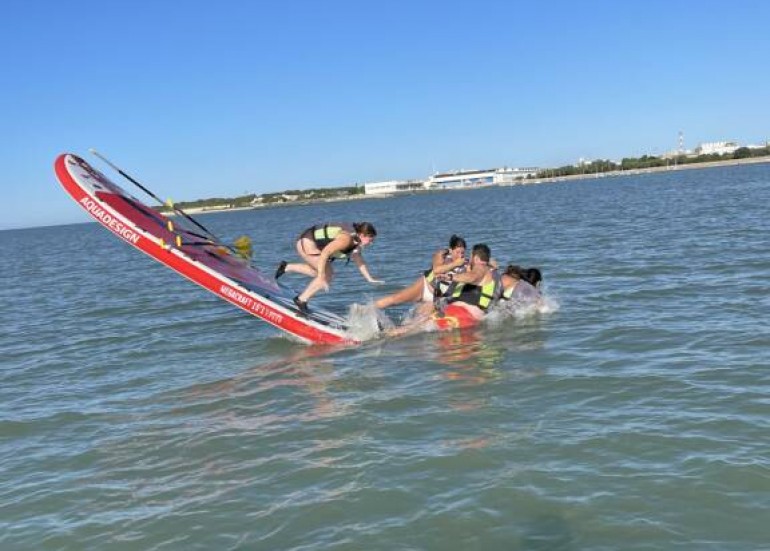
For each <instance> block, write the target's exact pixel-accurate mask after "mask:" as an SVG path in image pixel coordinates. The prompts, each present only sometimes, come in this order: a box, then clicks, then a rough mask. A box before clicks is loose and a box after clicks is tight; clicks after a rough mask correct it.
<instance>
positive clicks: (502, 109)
mask: <svg viewBox="0 0 770 551" xmlns="http://www.w3.org/2000/svg"><path fill="white" fill-rule="evenodd" d="M769 24H770V3H767V2H764V1H762V0H755V1H744V0H737V1H735V2H729V3H725V2H715V1H714V2H709V1H705V2H704V1H702V0H701V1H695V0H692V1H685V0H680V1H677V0H668V1H657V0H646V1H644V2H642V1H628V2H618V1H617V0H615V1H612V2H610V1H602V0H596V1H584V2H575V1H551V2H547V3H538V2H514V1H500V2H492V1H483V0H480V1H474V2H468V1H464V2H452V1H440V2H439V1H436V2H430V1H423V2H420V1H417V0H412V1H404V2H402V1H395V0H389V1H388V2H367V1H361V0H357V1H350V2H345V1H335V0H326V1H323V2H319V1H292V0H287V1H274V2H258V1H246V0H243V1H240V0H238V1H236V0H221V1H220V2H210V1H208V2H202V1H196V0H186V1H182V0H178V1H172V0H151V1H145V0H133V1H128V0H115V1H109V2H106V1H103V0H102V1H98V2H97V1H77V0H74V1H73V2H61V1H59V0H57V1H38V2H29V1H27V0H5V1H4V2H3V16H2V18H1V19H0V66H1V67H2V71H0V130H2V140H0V144H2V147H0V166H2V167H3V168H4V170H3V174H2V176H0V185H1V186H2V193H3V199H2V201H0V229H7V228H15V227H26V226H36V225H50V224H60V223H68V222H79V221H85V220H87V216H86V215H85V213H83V212H81V211H80V208H79V207H78V206H77V205H76V204H75V203H74V202H73V201H71V200H70V199H69V198H68V196H66V194H65V193H64V192H63V190H62V189H60V188H59V186H58V184H57V182H56V180H55V177H54V175H53V169H52V163H53V161H54V159H55V157H56V156H57V155H58V154H59V153H62V152H73V153H78V154H80V155H82V156H85V157H86V158H89V157H90V156H89V155H88V153H87V152H88V148H90V147H94V148H96V149H98V150H99V151H101V152H102V153H104V154H105V155H107V157H109V158H111V159H112V160H113V161H115V162H116V163H117V164H118V165H120V166H122V167H123V168H124V169H125V170H126V171H127V172H128V173H129V174H132V175H133V176H134V177H136V178H137V179H138V180H139V181H141V182H143V183H144V184H145V185H146V186H147V187H149V188H150V189H153V190H154V191H155V192H156V193H157V194H158V195H160V196H162V197H172V198H174V199H175V200H178V201H179V200H192V199H198V198H205V197H213V196H234V195H239V194H243V193H249V192H256V193H260V192H269V191H280V190H284V189H292V188H294V189H296V188H307V187H325V186H339V185H350V184H353V183H356V182H358V183H362V182H367V181H377V180H385V179H401V178H422V177H426V176H428V175H429V174H430V173H431V172H432V171H433V170H434V169H435V170H452V169H460V168H490V167H498V166H532V165H535V166H554V165H563V164H570V163H574V162H576V161H577V160H578V158H580V157H584V158H597V157H601V158H611V159H619V158H621V157H623V156H639V155H642V154H645V153H650V154H656V153H657V154H660V153H663V152H664V151H667V150H669V149H673V148H675V147H676V142H677V134H678V132H679V131H680V130H681V131H683V132H684V138H685V145H686V146H687V147H694V146H695V145H697V143H698V142H702V141H717V140H723V139H733V140H737V141H739V142H741V143H760V142H764V141H765V140H768V139H770V110H769V109H767V98H768V97H770V73H768V71H767V63H768V59H770V40H768V39H767V33H768V25H769ZM89 160H92V161H93V162H94V163H95V164H97V166H98V161H97V160H96V159H94V158H93V157H90V159H89ZM105 171H108V170H107V169H106V170H105Z"/></svg>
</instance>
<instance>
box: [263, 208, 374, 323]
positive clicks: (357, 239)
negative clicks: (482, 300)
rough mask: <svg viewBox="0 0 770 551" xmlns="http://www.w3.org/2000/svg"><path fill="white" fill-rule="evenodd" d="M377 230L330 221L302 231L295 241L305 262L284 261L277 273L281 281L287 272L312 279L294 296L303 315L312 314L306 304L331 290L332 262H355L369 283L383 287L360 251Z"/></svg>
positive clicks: (353, 223) (371, 227)
mask: <svg viewBox="0 0 770 551" xmlns="http://www.w3.org/2000/svg"><path fill="white" fill-rule="evenodd" d="M376 237H377V230H376V229H375V228H374V226H373V225H372V224H371V223H369V222H352V223H351V222H328V223H325V224H317V225H315V226H311V227H310V228H308V229H306V230H305V231H303V232H302V233H301V234H300V236H299V238H298V239H297V242H296V249H297V254H299V256H300V258H302V260H303V261H304V262H302V263H287V262H286V261H281V263H280V264H279V265H278V268H277V269H276V272H275V278H276V279H278V278H279V277H281V276H282V275H283V274H284V273H287V272H288V273H297V274H303V275H306V276H308V277H311V278H313V279H312V280H311V281H310V283H309V284H308V286H307V287H305V290H304V291H302V292H301V293H300V294H299V295H297V296H296V297H294V304H296V305H297V308H299V310H300V311H301V312H304V313H307V312H309V309H308V306H307V303H308V301H309V300H310V299H311V298H312V297H313V296H314V295H315V294H316V293H317V292H318V291H328V290H329V287H330V286H331V282H332V279H333V278H334V268H333V266H332V262H334V260H337V259H347V260H352V261H353V262H354V263H355V265H356V266H358V269H359V271H360V272H361V275H363V276H364V279H366V281H368V282H369V283H374V284H380V283H383V281H382V280H380V279H376V278H374V277H373V276H372V275H371V273H369V268H368V267H367V265H366V262H364V258H363V256H362V255H361V250H362V249H363V248H364V247H366V246H368V245H370V244H371V243H372V242H374V239H375V238H376Z"/></svg>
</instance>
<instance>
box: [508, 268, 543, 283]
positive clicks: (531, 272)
mask: <svg viewBox="0 0 770 551" xmlns="http://www.w3.org/2000/svg"><path fill="white" fill-rule="evenodd" d="M505 275H507V276H509V277H512V278H514V279H523V280H524V281H526V282H527V283H529V284H530V285H532V286H533V287H538V286H539V285H540V282H541V281H543V274H542V273H541V272H540V270H539V269H538V268H522V267H521V266H517V265H516V264H508V266H506V268H505Z"/></svg>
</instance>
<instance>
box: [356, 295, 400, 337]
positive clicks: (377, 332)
mask: <svg viewBox="0 0 770 551" xmlns="http://www.w3.org/2000/svg"><path fill="white" fill-rule="evenodd" d="M345 319H346V321H347V325H348V335H349V336H350V337H351V338H353V339H356V340H358V341H361V342H365V341H370V340H372V339H376V338H379V337H381V336H382V334H383V332H384V331H387V330H388V329H391V328H392V327H393V322H392V321H391V320H390V318H388V316H387V315H385V313H384V312H382V311H381V310H379V309H378V308H377V307H376V306H375V305H374V302H368V303H366V304H351V305H350V308H349V309H348V315H347V317H346V318H345Z"/></svg>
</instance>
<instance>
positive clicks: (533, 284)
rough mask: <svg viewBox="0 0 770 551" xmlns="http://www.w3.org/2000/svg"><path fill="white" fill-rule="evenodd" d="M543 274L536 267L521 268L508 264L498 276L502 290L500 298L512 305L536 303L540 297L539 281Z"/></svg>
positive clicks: (519, 305) (541, 279)
mask: <svg viewBox="0 0 770 551" xmlns="http://www.w3.org/2000/svg"><path fill="white" fill-rule="evenodd" d="M542 281H543V274H542V273H541V272H540V270H539V269H537V268H522V267H521V266H517V265H516V264H509V265H508V266H506V268H505V271H504V272H503V273H502V275H501V276H500V283H501V286H502V292H501V294H500V300H503V301H506V302H508V303H509V304H511V305H513V306H514V307H521V306H527V305H532V304H537V303H538V301H540V299H541V294H540V283H541V282H542Z"/></svg>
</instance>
